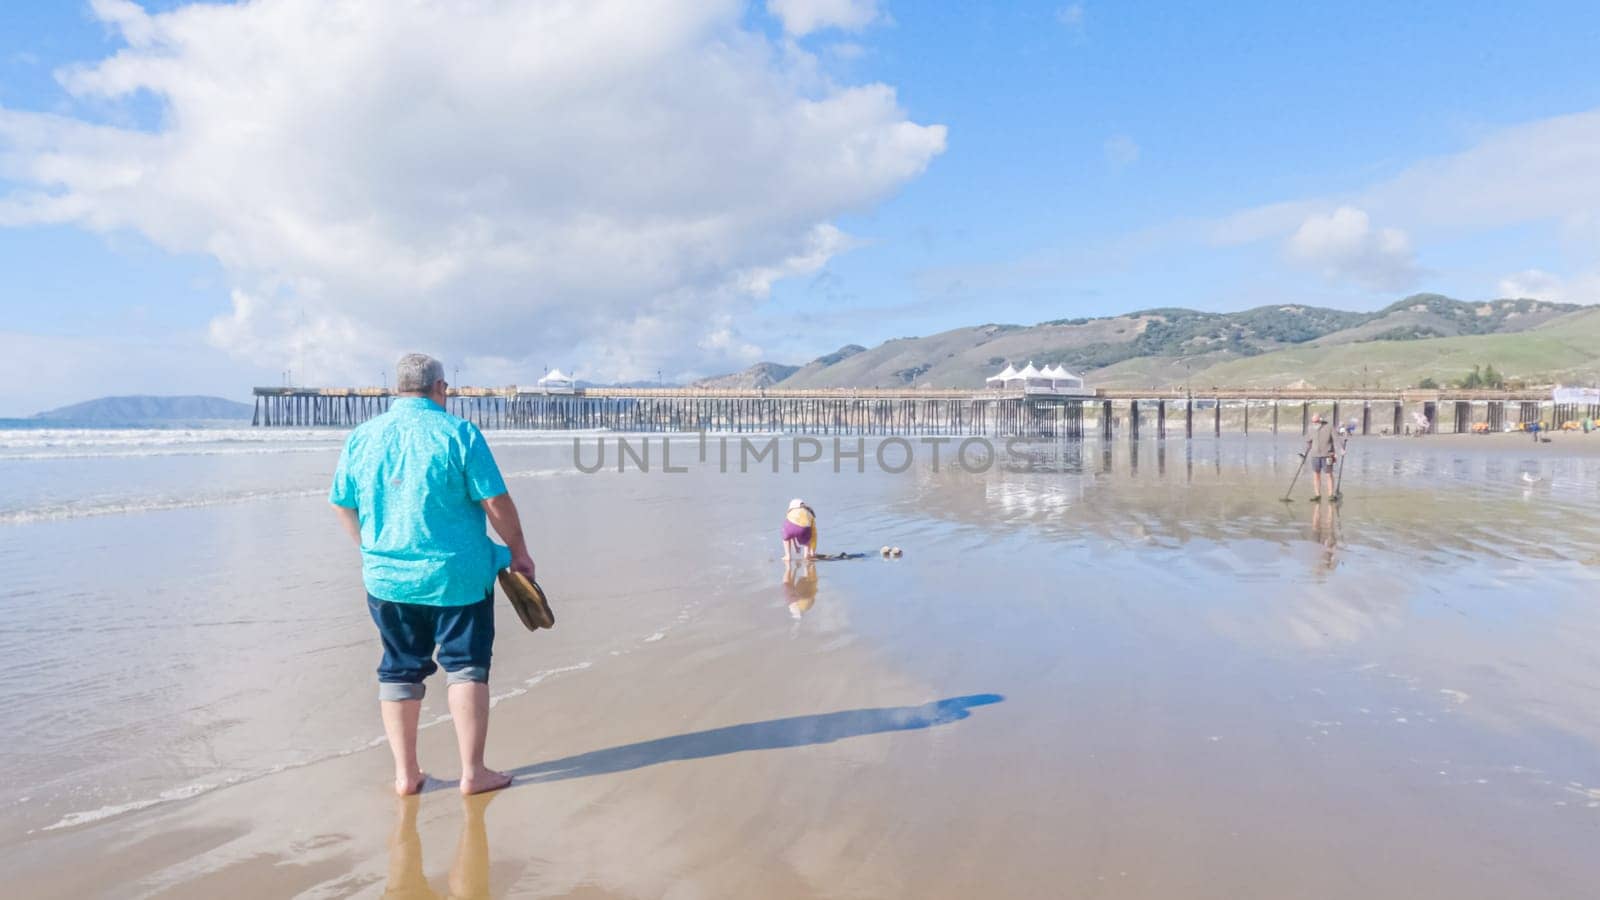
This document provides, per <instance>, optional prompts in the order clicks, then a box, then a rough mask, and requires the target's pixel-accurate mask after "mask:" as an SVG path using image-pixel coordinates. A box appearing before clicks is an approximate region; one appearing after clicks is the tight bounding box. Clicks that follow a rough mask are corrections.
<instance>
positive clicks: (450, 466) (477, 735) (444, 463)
mask: <svg viewBox="0 0 1600 900" xmlns="http://www.w3.org/2000/svg"><path fill="white" fill-rule="evenodd" d="M395 387H396V393H397V394H398V395H399V396H397V397H396V398H395V400H394V403H393V404H391V405H390V407H389V411H388V412H386V413H384V414H383V415H380V416H378V417H376V418H374V419H371V420H369V421H367V422H365V423H363V424H361V425H359V426H357V427H356V429H355V430H354V431H352V432H350V437H349V439H348V440H347V441H346V442H345V446H344V452H343V453H342V454H340V456H339V466H338V468H337V469H336V470H335V471H334V474H333V489H332V491H331V493H330V495H329V500H330V501H331V502H332V503H333V505H334V508H335V510H336V512H337V513H338V516H339V519H340V521H341V523H342V524H343V525H344V527H345V530H346V531H348V532H349V533H350V537H351V538H352V539H353V540H354V541H355V542H356V544H357V545H358V546H360V547H361V562H362V565H361V574H362V581H363V582H364V584H365V586H366V591H367V610H368V612H369V613H370V614H371V615H372V621H373V622H374V623H375V624H376V625H377V627H378V637H379V639H380V640H381V641H382V643H383V660H382V662H381V663H380V664H379V665H378V701H379V703H378V707H379V709H380V711H381V712H382V715H383V730H384V734H385V735H387V737H388V739H389V750H390V752H392V753H393V755H394V789H395V792H396V793H397V794H401V795H408V794H415V793H418V792H420V791H421V790H422V786H423V783H424V782H425V781H426V780H427V776H426V775H425V774H424V773H423V771H422V769H421V768H420V767H419V766H418V763H417V719H418V716H419V715H420V712H421V707H422V697H423V694H424V693H426V691H427V688H426V687H425V685H424V684H423V681H424V680H425V679H426V678H427V677H428V676H429V675H432V674H433V673H434V672H437V671H438V670H439V669H440V667H443V668H444V671H445V684H446V691H447V699H448V701H449V707H450V716H451V718H452V719H453V720H454V722H455V730H456V743H457V746H458V748H459V750H460V755H461V783H460V789H461V793H463V794H476V793H481V792H483V791H492V790H498V789H500V788H503V787H505V786H506V785H508V784H510V783H511V776H509V775H506V774H504V773H501V772H496V771H494V770H492V769H490V768H488V767H487V766H485V765H484V762H483V751H484V744H485V742H486V741H487V739H488V734H489V660H490V656H491V654H492V652H493V649H494V583H495V576H496V575H497V573H498V572H499V571H500V570H501V569H503V568H505V567H507V566H510V568H511V569H512V570H514V571H517V572H521V573H522V574H523V575H526V576H528V578H530V579H531V578H533V576H534V565H533V558H532V557H531V556H529V555H528V548H527V544H526V542H525V541H524V539H523V536H522V522H521V519H520V517H519V516H518V515H517V507H516V504H514V503H513V502H512V501H511V495H510V494H509V493H507V492H506V484H505V480H504V479H503V478H502V477H501V475H500V467H499V466H498V465H497V464H496V463H495V460H494V455H493V454H492V453H490V452H489V445H488V443H487V442H485V440H484V437H483V433H482V432H481V431H479V430H478V427H477V426H476V425H473V424H472V423H471V422H468V421H465V420H463V419H459V418H456V417H455V416H452V415H450V414H449V413H447V412H445V397H446V391H447V389H448V387H449V385H448V384H447V383H446V382H445V380H444V365H443V364H442V363H440V362H439V361H438V360H436V359H434V358H432V357H430V356H426V355H424V354H421V353H412V354H408V355H406V356H403V357H401V358H400V362H399V364H398V365H397V366H396V372H395ZM486 521H487V523H488V524H489V525H492V526H493V527H494V530H495V533H496V534H498V535H500V538H501V540H504V541H505V542H506V546H501V545H499V544H496V543H495V542H494V541H491V540H490V539H489V536H488V533H487V530H486V529H485V527H484V526H485V522H486ZM436 652H437V654H438V661H437V662H435V661H434V654H435V653H436Z"/></svg>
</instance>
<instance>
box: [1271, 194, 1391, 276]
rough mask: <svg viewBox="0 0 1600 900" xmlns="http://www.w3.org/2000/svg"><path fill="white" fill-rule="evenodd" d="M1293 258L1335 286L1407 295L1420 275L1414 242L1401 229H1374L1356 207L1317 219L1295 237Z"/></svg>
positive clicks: (1292, 237) (1290, 247)
mask: <svg viewBox="0 0 1600 900" xmlns="http://www.w3.org/2000/svg"><path fill="white" fill-rule="evenodd" d="M1288 252H1289V257H1290V259H1292V260H1293V261H1295V262H1297V263H1299V264H1301V265H1304V266H1307V267H1309V268H1313V269H1316V270H1318V271H1320V272H1321V273H1322V274H1323V276H1324V277H1326V278H1327V279H1328V280H1330V281H1335V282H1353V283H1355V284H1359V285H1362V286H1364V287H1368V288H1371V289H1373V290H1404V289H1406V288H1408V287H1410V286H1411V285H1413V284H1415V283H1416V280H1417V277H1418V275H1419V272H1418V270H1417V264H1416V258H1415V255H1414V254H1413V253H1412V251H1411V241H1410V240H1409V239H1408V238H1407V237H1406V233H1405V232H1403V231H1401V230H1400V229H1398V228H1373V227H1372V222H1371V220H1370V219H1369V218H1368V216H1367V214H1366V213H1365V212H1364V211H1362V210H1359V209H1356V208H1355V207H1352V206H1341V207H1339V208H1338V209H1336V210H1334V211H1333V212H1331V213H1324V214H1314V215H1312V216H1309V217H1308V218H1306V220H1305V221H1303V222H1301V223H1300V227H1299V228H1298V229H1296V230H1295V232H1294V234H1292V235H1290V237H1289V241H1288Z"/></svg>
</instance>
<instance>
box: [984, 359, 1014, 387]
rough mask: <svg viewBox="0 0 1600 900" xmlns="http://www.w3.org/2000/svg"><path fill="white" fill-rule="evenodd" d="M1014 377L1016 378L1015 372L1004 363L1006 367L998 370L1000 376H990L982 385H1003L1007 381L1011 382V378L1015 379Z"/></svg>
mask: <svg viewBox="0 0 1600 900" xmlns="http://www.w3.org/2000/svg"><path fill="white" fill-rule="evenodd" d="M1016 377H1017V370H1016V369H1014V368H1012V366H1011V364H1010V363H1006V367H1005V368H1004V369H1001V370H1000V374H998V375H990V376H989V377H988V378H985V379H984V380H983V383H984V384H1005V383H1006V382H1008V381H1010V380H1012V379H1013V378H1016Z"/></svg>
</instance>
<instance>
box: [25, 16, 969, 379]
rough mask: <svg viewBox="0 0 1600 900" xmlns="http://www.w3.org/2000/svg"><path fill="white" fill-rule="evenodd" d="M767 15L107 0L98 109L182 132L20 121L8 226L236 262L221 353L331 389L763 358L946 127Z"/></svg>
mask: <svg viewBox="0 0 1600 900" xmlns="http://www.w3.org/2000/svg"><path fill="white" fill-rule="evenodd" d="M855 6H859V4H856V5H852V8H855ZM868 6H869V7H870V6H872V5H871V4H868ZM742 9H743V7H742V4H740V3H738V2H734V0H654V2H652V3H649V4H647V5H641V4H640V3H637V2H623V0H609V2H607V0H595V2H586V3H582V4H567V5H546V4H526V3H513V2H485V3H481V4H475V5H473V6H471V7H470V8H466V9H465V10H464V8H462V7H458V6H455V5H452V4H429V3H406V4H396V3H392V2H387V0H345V2H341V3H327V2H323V0H256V2H253V3H249V4H240V5H211V4H205V5H193V6H185V7H180V8H178V9H176V10H174V11H172V12H169V13H164V14H160V15H148V14H146V13H145V12H144V11H143V10H142V9H141V8H139V7H138V6H137V5H135V4H132V3H128V2H123V0H97V2H96V3H95V4H94V10H95V12H96V14H97V15H98V16H99V17H100V18H101V19H102V20H103V21H105V22H107V23H108V24H110V25H112V26H113V27H115V28H116V29H117V31H118V33H119V34H121V36H122V38H123V40H124V41H125V42H126V44H127V46H126V47H124V48H123V49H121V50H120V51H119V52H118V53H116V54H115V55H113V56H111V57H109V58H106V59H103V60H100V61H98V62H95V63H93V64H90V65H86V66H82V67H78V68H73V69H69V70H66V71H63V72H61V73H59V77H60V79H61V81H62V83H63V84H64V85H65V86H66V87H67V88H68V90H69V91H71V92H72V93H73V94H74V95H75V96H76V97H78V98H80V99H82V100H84V101H86V105H87V106H89V107H90V108H96V109H100V108H104V106H105V104H106V102H107V101H112V102H115V101H118V100H123V99H127V98H131V97H133V96H134V95H135V94H140V95H149V96H154V97H156V98H158V99H159V100H161V101H162V102H163V103H164V104H165V109H164V115H163V116H162V118H161V124H160V125H159V126H158V127H157V128H156V129H155V130H152V131H139V130H134V129H131V128H119V127H109V126H105V125H99V124H93V123H91V122H88V121H83V120H78V119H73V118H69V117H61V116H52V115H45V114H39V113H30V112H19V111H15V110H7V109H3V108H0V181H9V182H11V183H12V184H13V185H14V186H15V189H14V190H13V192H12V193H10V194H8V195H5V196H0V225H6V224H13V225H15V224H32V223H68V224H74V225H78V226H80V227H84V228H88V229H92V230H96V231H102V232H112V231H117V230H122V229H131V230H134V231H137V232H139V233H141V234H143V235H145V236H147V237H148V238H149V239H150V240H152V241H154V242H155V243H156V244H158V245H159V246H161V247H163V248H165V249H168V250H171V251H174V252H184V253H193V252H199V253H205V254H209V255H211V256H213V257H215V258H216V259H217V260H218V261H219V262H220V263H221V264H222V265H223V267H224V269H225V270H226V272H227V273H228V276H229V278H230V280H231V282H232V284H231V287H232V311H231V312H230V313H228V314H226V315H223V316H221V317H219V318H218V319H217V320H216V321H214V322H213V323H212V325H211V328H210V339H211V340H212V341H213V343H214V344H215V345H216V346H219V347H223V348H226V349H227V350H229V351H230V352H232V353H234V354H236V355H238V356H240V357H242V358H244V359H246V360H252V361H256V362H259V363H260V364H262V365H268V366H271V367H272V368H274V369H276V368H279V367H282V366H284V365H292V366H293V367H294V368H295V369H296V371H297V372H301V373H305V375H306V377H307V378H308V379H311V378H317V379H326V380H335V379H346V378H351V379H360V380H362V381H370V380H371V375H370V373H371V372H372V371H375V367H376V366H380V365H382V364H383V363H384V362H385V361H387V360H389V359H392V358H393V355H394V354H395V353H396V352H398V351H400V350H401V349H405V348H420V349H425V350H427V351H429V352H433V353H435V354H438V355H441V356H445V357H447V358H449V359H450V360H451V361H452V363H454V362H455V361H461V364H462V365H463V368H464V369H469V370H473V371H481V372H483V373H484V375H483V376H482V380H484V381H488V380H489V379H490V378H493V377H499V378H502V379H503V380H504V381H513V380H516V378H518V377H521V376H525V375H526V373H527V372H528V371H539V370H540V368H539V367H541V366H542V365H545V364H555V363H556V362H558V361H559V362H560V363H561V364H562V365H563V366H567V365H575V366H578V367H579V368H581V369H583V370H585V371H586V373H587V375H588V376H589V377H595V378H612V377H615V378H634V377H641V376H643V375H644V374H645V373H649V374H651V375H653V373H654V372H655V370H656V369H657V368H661V369H663V370H664V371H665V372H666V373H667V374H668V375H673V374H675V373H677V372H679V371H685V370H689V369H691V368H704V367H705V366H712V367H715V366H718V365H719V364H723V363H726V364H730V365H731V364H735V363H739V362H741V361H743V360H744V359H746V358H747V357H748V355H749V349H748V345H747V343H745V342H742V341H741V340H740V339H739V337H738V323H739V322H740V321H741V316H742V315H743V314H745V313H747V312H748V311H750V310H751V308H752V307H753V306H754V305H755V304H758V303H759V302H760V301H761V300H762V299H763V297H764V296H765V293H766V291H767V290H768V289H769V288H770V286H771V284H772V282H773V280H775V279H777V278H782V277H788V276H790V275H794V274H803V273H805V272H809V271H814V270H815V269H816V268H818V267H820V266H821V265H823V264H824V263H825V262H826V261H827V259H828V257H829V256H830V255H831V254H833V253H837V252H840V251H842V250H843V249H846V248H848V247H849V246H851V241H850V239H849V238H848V236H846V235H843V234H842V233H841V232H839V231H838V230H837V229H836V228H835V227H834V226H833V225H831V224H830V223H831V222H832V220H833V219H834V218H836V217H837V216H839V215H840V214H843V213H846V212H852V211H860V210H865V209H869V208H871V207H872V206H873V205H874V204H875V203H877V202H878V201H880V200H882V199H883V198H885V197H886V196H888V195H890V194H891V193H893V192H894V191H895V190H897V189H898V188H900V187H901V186H902V185H904V184H905V183H906V182H908V181H909V180H911V179H913V178H915V177H917V176H918V175H919V174H920V173H921V172H922V171H923V170H924V168H925V167H926V166H927V165H928V163H929V162H930V161H931V159H932V158H933V157H934V156H936V155H938V154H939V153H940V152H942V150H943V148H944V141H945V131H944V128H943V127H942V126H937V125H935V126H924V125H918V124H915V123H913V122H911V121H908V120H907V118H906V115H905V113H904V111H903V110H901V109H900V107H899V106H898V104H897V102H896V97H895V92H894V90H893V89H892V88H890V87H888V86H886V85H882V84H868V85H861V86H854V87H843V86H839V85H836V84H833V83H831V82H830V81H829V80H828V79H827V78H826V75H825V73H823V71H822V66H821V64H820V62H819V60H818V59H817V58H815V57H814V56H811V55H810V54H808V53H806V52H805V51H802V50H800V49H798V48H796V47H794V46H793V45H792V43H788V42H785V43H783V44H779V45H774V44H773V43H772V42H771V41H769V40H767V39H766V38H765V37H763V36H761V35H760V34H758V33H754V32H751V31H747V30H744V29H743V28H742V27H741V16H742ZM467 10H470V11H467ZM873 12H874V14H876V10H875V7H873ZM796 15H798V13H796ZM818 15H820V14H818ZM811 21H813V22H827V23H830V24H838V25H843V24H844V22H843V21H841V20H839V18H838V16H835V17H834V18H833V19H826V18H821V19H819V18H816V17H815V16H814V17H813V19H812V20H811ZM641 22H648V23H649V26H650V27H648V28H642V27H639V26H640V23H641ZM708 353H709V354H711V357H710V358H707V354H708ZM717 353H723V354H724V355H725V357H726V358H725V359H719V358H717V356H716V354H717Z"/></svg>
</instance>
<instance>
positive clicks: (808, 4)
mask: <svg viewBox="0 0 1600 900" xmlns="http://www.w3.org/2000/svg"><path fill="white" fill-rule="evenodd" d="M767 12H770V13H772V14H773V15H774V16H777V17H778V19H779V20H780V21H782V22H783V30H784V31H786V32H788V33H789V34H792V35H794V36H795V37H804V36H806V35H808V34H810V33H812V32H814V31H821V30H823V29H824V28H838V29H840V30H842V31H860V30H861V29H863V28H866V27H867V26H868V25H871V24H872V23H873V22H876V21H878V18H879V12H878V0H767Z"/></svg>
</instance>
